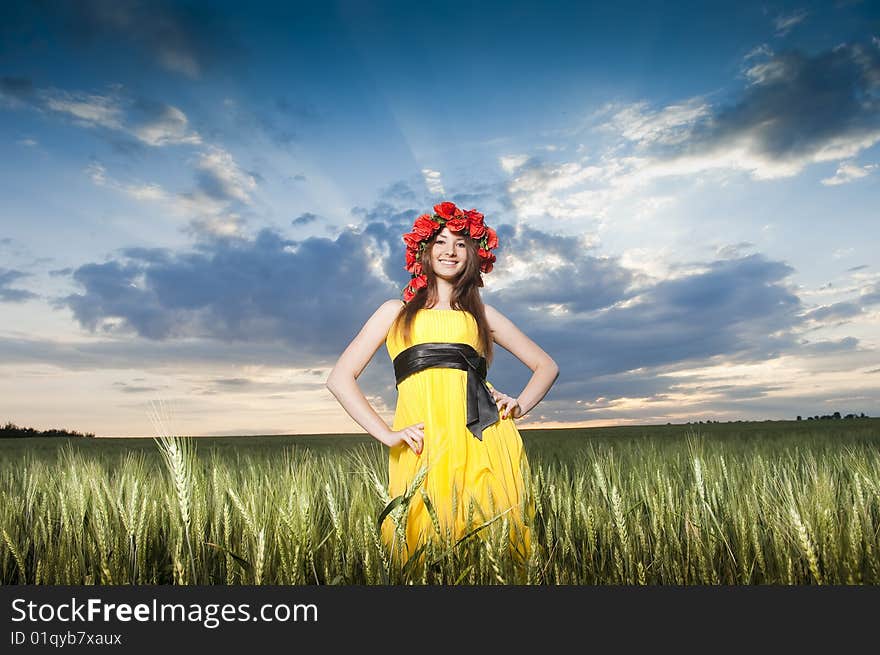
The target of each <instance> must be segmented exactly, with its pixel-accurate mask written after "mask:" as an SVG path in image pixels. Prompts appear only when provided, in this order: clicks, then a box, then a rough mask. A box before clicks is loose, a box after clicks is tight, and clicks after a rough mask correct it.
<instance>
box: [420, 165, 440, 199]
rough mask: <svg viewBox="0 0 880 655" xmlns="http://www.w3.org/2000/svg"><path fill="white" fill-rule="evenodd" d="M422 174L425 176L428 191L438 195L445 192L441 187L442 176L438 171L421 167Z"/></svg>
mask: <svg viewBox="0 0 880 655" xmlns="http://www.w3.org/2000/svg"><path fill="white" fill-rule="evenodd" d="M422 176H423V177H424V178H425V186H426V187H428V192H429V193H432V194H434V195H439V196H442V195H445V194H446V190H445V189H444V188H443V178H442V176H441V175H440V171H434V170H431V169H430V168H423V169H422Z"/></svg>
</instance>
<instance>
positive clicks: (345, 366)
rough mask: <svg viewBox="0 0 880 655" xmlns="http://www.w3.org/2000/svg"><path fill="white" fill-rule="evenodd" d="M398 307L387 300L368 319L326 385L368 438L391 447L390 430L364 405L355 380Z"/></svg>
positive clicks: (366, 403)
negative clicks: (366, 433) (369, 436)
mask: <svg viewBox="0 0 880 655" xmlns="http://www.w3.org/2000/svg"><path fill="white" fill-rule="evenodd" d="M401 306H402V304H401V302H400V301H399V300H389V301H387V302H385V303H383V304H382V305H381V306H380V307H379V309H377V310H376V311H375V312H374V313H373V315H372V316H371V317H370V318H369V319H367V322H366V323H365V324H364V326H363V328H361V331H360V332H359V333H358V335H357V336H356V337H355V338H354V339H353V340H352V342H351V343H350V344H349V345H348V347H347V348H346V349H345V351H343V353H342V355H340V357H339V360H338V361H337V362H336V365H335V366H334V367H333V370H331V371H330V375H329V376H327V382H326V386H327V388H328V389H329V390H330V393H332V394H333V395H334V396H335V397H336V399H337V400H338V401H339V404H340V405H342V407H343V408H344V409H345V411H346V412H348V414H349V416H351V417H352V418H353V419H354V420H355V421H356V422H357V423H358V425H360V426H361V427H362V428H363V429H364V430H366V431H367V432H368V433H369V434H370V435H371V436H373V437H374V438H376V439H378V440H379V441H381V442H382V443H384V444H386V445H391V444H390V443H389V441H391V440H392V436H391V428H389V427H388V425H387V424H386V423H385V421H384V420H383V419H382V417H381V416H379V415H378V414H377V413H376V410H374V409H373V407H372V405H370V403H369V401H367V398H366V396H364V394H363V392H362V391H361V389H360V387H359V386H358V383H357V378H358V377H359V376H360V374H361V373H362V372H363V370H364V369H365V368H366V367H367V364H369V363H370V360H371V359H372V358H373V355H375V354H376V351H377V350H378V349H379V348H380V347H381V346H382V344H383V343H384V342H385V338H386V337H387V336H388V330H390V329H391V325H392V323H393V322H394V319H395V318H396V317H397V314H398V312H399V311H400V308H401Z"/></svg>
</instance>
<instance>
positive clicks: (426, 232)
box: [403, 202, 498, 302]
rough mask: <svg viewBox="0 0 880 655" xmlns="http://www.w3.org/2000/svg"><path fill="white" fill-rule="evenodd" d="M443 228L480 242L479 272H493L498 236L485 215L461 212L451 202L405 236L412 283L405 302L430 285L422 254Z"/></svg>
mask: <svg viewBox="0 0 880 655" xmlns="http://www.w3.org/2000/svg"><path fill="white" fill-rule="evenodd" d="M444 227H448V228H449V231H450V232H454V233H459V232H461V233H464V234H465V235H467V236H469V237H471V238H472V239H474V240H475V241H476V242H477V254H478V255H479V257H480V260H481V261H480V271H482V272H483V273H490V272H492V265H493V264H494V263H495V255H494V254H493V253H492V252H491V251H492V250H495V249H496V248H497V247H498V235H497V234H496V233H495V230H493V229H492V228H491V227H488V226H487V225H486V224H485V223H483V215H482V214H481V213H480V212H478V211H477V210H476V209H468V210H461V209H459V208H458V207H456V206H455V204H454V203H451V202H441V203H440V204H438V205H434V214H433V215H432V214H422V215H421V216H419V217H418V218H417V219H416V220H415V222H414V223H413V227H412V231H411V232H407V233H406V234H404V235H403V240H404V242H405V243H406V266H405V267H404V268H406V270H407V271H409V272H410V273H411V274H412V279H411V280H410V281H409V283H408V284H407V285H406V286H405V287H404V289H403V301H404V302H409V301H410V300H412V299H413V296H415V295H416V291H418V290H419V289H421V288H422V287H425V286H427V285H428V277H427V276H426V275H425V274H424V273H423V272H422V264H421V261H420V260H421V258H422V252H424V250H425V246H426V245H427V243H428V240H429V239H430V238H431V237H432V236H434V235H435V234H436V233H437V232H439V231H440V230H442V229H443V228H444Z"/></svg>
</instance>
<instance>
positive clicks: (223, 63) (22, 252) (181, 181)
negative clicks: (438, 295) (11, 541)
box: [0, 0, 880, 435]
mask: <svg viewBox="0 0 880 655" xmlns="http://www.w3.org/2000/svg"><path fill="white" fill-rule="evenodd" d="M277 4H278V3H249V4H247V5H245V4H242V3H231V2H230V3H221V2H211V3H182V2H157V3H143V2H135V1H134V0H122V1H117V2H110V1H109V0H88V1H85V2H62V3H42V2H37V3H24V2H8V3H4V7H3V10H2V12H3V14H2V20H0V117H2V121H0V144H2V148H3V153H4V156H3V157H2V158H0V167H2V170H0V189H2V197H3V203H2V205H0V310H2V313H3V316H4V318H5V320H4V321H3V322H2V324H0V366H2V368H3V369H4V375H2V377H0V399H2V400H0V420H11V421H14V422H16V423H18V424H22V425H33V426H35V427H43V428H45V427H50V426H54V427H67V428H73V429H79V430H87V431H92V432H96V433H97V434H99V435H151V434H153V426H152V425H151V423H150V420H149V418H148V409H149V407H150V403H151V402H153V401H156V400H161V401H163V402H166V403H168V405H169V406H170V407H172V408H173V414H174V419H173V420H174V425H173V426H171V427H172V428H173V429H175V430H177V431H179V432H183V433H186V434H257V433H264V434H273V433H292V432H294V433H295V432H301V433H318V432H340V431H360V428H359V427H358V426H357V425H356V424H355V423H354V422H353V421H352V420H351V419H350V418H349V417H348V416H347V414H345V412H344V410H342V408H341V407H340V406H339V405H338V403H337V402H336V401H335V399H333V397H332V396H331V395H330V394H329V392H328V391H327V390H326V389H325V388H324V385H323V382H324V380H325V379H326V375H327V373H328V372H329V370H330V368H331V367H332V365H333V364H334V362H335V360H336V358H337V357H338V356H339V354H340V353H341V352H342V350H343V349H344V348H345V346H346V345H347V343H348V342H349V341H350V340H351V338H353V337H354V335H355V334H356V333H357V332H358V330H359V329H360V327H361V325H362V324H363V322H364V321H365V320H366V319H367V318H368V317H369V316H370V314H371V313H372V312H373V311H374V310H375V309H376V307H378V305H379V304H381V303H382V302H383V301H384V300H387V299H389V298H394V297H398V296H399V290H400V288H401V287H402V286H403V284H404V283H405V282H406V281H407V279H408V274H407V273H406V272H405V271H404V270H403V263H404V261H403V242H402V240H401V235H402V234H403V233H404V232H405V231H407V230H408V228H409V226H410V225H411V224H412V221H413V219H414V218H415V217H416V216H417V215H419V214H421V213H423V212H424V211H427V210H428V209H429V208H430V207H431V206H432V205H434V204H436V203H437V202H440V201H442V200H452V201H454V202H456V203H458V204H459V205H461V206H463V207H465V208H471V207H473V208H477V209H479V210H480V211H482V212H483V213H484V214H485V215H486V221H487V223H488V224H489V225H492V226H493V227H496V229H497V230H498V233H499V236H500V237H501V247H500V249H499V251H498V262H497V263H496V267H495V270H494V271H493V272H492V273H491V274H489V275H487V276H486V286H485V288H484V289H483V298H484V300H485V301H486V302H488V303H490V304H493V305H494V306H495V307H496V308H498V309H499V310H500V311H501V312H502V313H504V314H506V315H507V316H509V317H510V318H511V319H512V320H514V321H515V322H516V324H517V325H518V326H519V327H520V328H521V329H522V330H523V331H524V332H526V334H528V335H529V336H530V337H532V338H533V339H535V340H536V341H537V342H538V343H539V344H540V345H541V346H542V347H543V348H544V349H545V350H547V352H549V353H550V354H551V356H553V357H554V358H555V359H556V360H557V362H559V363H560V366H561V374H560V378H559V380H558V381H557V384H556V385H555V386H554V388H553V389H552V390H551V392H550V393H549V394H548V396H547V397H546V398H545V400H544V401H543V402H542V403H541V404H540V405H539V406H538V407H537V408H536V409H535V410H534V411H533V412H532V413H531V414H530V415H529V416H527V417H526V418H525V419H524V420H523V422H522V424H521V425H522V426H523V427H531V426H539V425H544V426H569V425H570V426H581V425H614V424H627V423H633V424H641V423H665V422H667V421H672V422H681V421H687V420H694V421H695V420H706V419H712V420H735V419H750V418H779V419H781V418H793V417H794V416H795V415H798V414H801V415H804V416H806V415H815V414H824V413H830V412H833V411H835V410H836V411H841V412H842V413H848V412H855V413H859V412H865V413H867V414H870V415H878V414H880V352H878V347H880V343H878V335H880V330H878V329H877V328H878V324H880V274H878V270H877V269H878V264H880V261H878V255H877V246H876V244H877V243H878V239H877V237H878V236H880V235H878V228H877V225H878V220H877V219H878V216H877V209H876V207H877V205H878V203H877V199H878V197H880V194H878V179H880V172H878V159H880V157H878V153H880V146H878V143H880V11H878V9H877V8H876V5H873V6H872V3H868V2H844V1H841V2H837V3H825V2H823V3H819V2H816V3H773V2H764V3H736V5H734V4H733V3H729V5H723V4H721V3H659V2H658V3H645V2H630V3H628V2H615V3H596V4H592V3H562V2H556V3H511V2H504V3H500V2H498V3H494V2H487V3H474V4H466V3H452V2H441V3H404V2H399V3H392V2H386V3H368V2H351V3H315V4H314V5H296V4H293V3H291V4H289V5H288V6H286V7H279V6H277ZM528 376H529V371H528V370H527V369H526V368H525V367H524V366H523V365H522V364H521V363H519V362H518V361H517V360H516V359H515V358H513V357H512V356H511V355H510V354H509V353H506V352H504V351H500V352H499V353H498V355H497V356H496V360H495V363H494V365H493V367H492V369H491V370H490V375H489V379H490V380H491V381H492V382H493V384H495V386H497V387H498V388H500V389H502V390H503V391H506V392H507V393H510V394H511V395H516V394H518V393H519V391H520V390H521V389H522V387H523V386H524V385H525V383H526V382H527V380H528ZM359 382H360V384H361V387H362V389H363V390H364V392H365V394H366V395H367V397H368V398H369V399H370V401H371V402H372V403H373V405H374V407H376V409H377V411H379V412H380V414H381V415H382V416H383V417H384V418H386V420H388V422H389V423H390V422H391V419H392V417H393V411H394V404H395V401H396V391H395V388H394V384H393V369H392V367H391V362H390V360H389V358H388V354H387V351H386V350H385V349H384V348H383V349H380V350H379V351H378V352H377V354H376V356H375V358H374V359H373V361H372V362H371V364H370V365H369V366H368V367H367V369H366V371H365V372H364V374H363V375H362V376H361V378H360V380H359Z"/></svg>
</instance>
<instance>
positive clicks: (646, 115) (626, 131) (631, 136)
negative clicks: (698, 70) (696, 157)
mask: <svg viewBox="0 0 880 655" xmlns="http://www.w3.org/2000/svg"><path fill="white" fill-rule="evenodd" d="M708 113H709V105H708V104H707V103H706V102H705V101H704V100H703V99H702V98H701V97H695V98H689V99H688V100H685V101H684V102H683V103H681V104H673V105H669V106H667V107H664V108H663V109H661V110H660V111H651V110H650V109H649V108H648V103H647V102H637V103H634V104H632V105H628V106H624V107H622V108H621V109H619V110H617V111H616V112H615V113H614V115H613V116H612V117H611V119H610V120H609V121H608V122H606V123H605V124H604V125H601V126H599V127H598V128H596V129H597V130H599V131H603V132H612V133H613V134H616V135H620V136H622V137H623V138H624V139H626V140H628V141H634V142H636V143H637V144H638V145H639V146H648V145H653V144H663V145H671V144H676V143H681V142H682V141H684V140H685V139H687V137H688V136H689V134H690V131H691V128H692V127H693V125H694V124H695V123H696V122H697V121H698V120H700V119H701V118H703V117H704V116H706V115H707V114H708Z"/></svg>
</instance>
